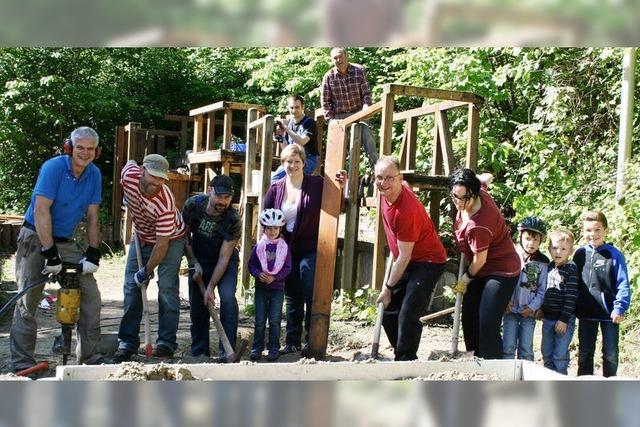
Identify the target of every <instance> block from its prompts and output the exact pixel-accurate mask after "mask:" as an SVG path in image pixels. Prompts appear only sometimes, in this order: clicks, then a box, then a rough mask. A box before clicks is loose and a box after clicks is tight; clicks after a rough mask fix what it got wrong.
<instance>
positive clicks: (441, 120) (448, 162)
mask: <svg viewBox="0 0 640 427" xmlns="http://www.w3.org/2000/svg"><path fill="white" fill-rule="evenodd" d="M435 118H436V120H437V121H438V134H439V136H440V148H442V157H443V160H444V173H445V174H447V175H450V174H451V172H453V170H454V169H455V167H456V164H455V160H454V158H453V145H452V144H451V132H450V131H449V119H448V117H447V112H446V111H440V110H438V111H437V112H436V113H435Z"/></svg>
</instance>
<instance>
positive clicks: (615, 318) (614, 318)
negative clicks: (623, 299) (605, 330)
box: [611, 313, 624, 324]
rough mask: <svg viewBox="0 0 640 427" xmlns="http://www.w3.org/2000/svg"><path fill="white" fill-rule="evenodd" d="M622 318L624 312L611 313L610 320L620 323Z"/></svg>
mask: <svg viewBox="0 0 640 427" xmlns="http://www.w3.org/2000/svg"><path fill="white" fill-rule="evenodd" d="M623 320H624V314H616V313H611V321H612V322H613V323H616V324H619V323H622V321H623Z"/></svg>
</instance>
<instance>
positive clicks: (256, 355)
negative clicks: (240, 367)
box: [249, 350, 262, 362]
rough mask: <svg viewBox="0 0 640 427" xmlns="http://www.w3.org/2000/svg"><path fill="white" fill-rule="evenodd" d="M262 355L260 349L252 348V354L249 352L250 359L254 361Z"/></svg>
mask: <svg viewBox="0 0 640 427" xmlns="http://www.w3.org/2000/svg"><path fill="white" fill-rule="evenodd" d="M261 357H262V352H261V351H258V350H251V354H249V359H251V360H253V361H254V362H255V361H256V360H260V358H261Z"/></svg>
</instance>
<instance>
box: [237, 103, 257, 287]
mask: <svg viewBox="0 0 640 427" xmlns="http://www.w3.org/2000/svg"><path fill="white" fill-rule="evenodd" d="M257 116H258V110H257V109H255V108H250V109H249V111H248V113H247V137H246V142H247V151H246V153H245V164H244V176H245V179H244V187H243V188H242V192H243V193H242V194H243V197H241V198H240V200H243V203H244V205H243V209H242V242H241V245H240V248H241V253H240V265H241V266H242V267H241V269H240V283H242V288H243V289H249V277H250V276H249V257H250V256H251V246H252V243H253V239H252V238H251V236H252V232H253V208H254V203H253V201H251V200H249V198H248V195H249V194H251V193H252V192H253V189H252V177H253V170H254V169H255V165H256V140H255V130H254V129H249V126H248V124H249V123H251V122H252V121H254V120H256V119H257Z"/></svg>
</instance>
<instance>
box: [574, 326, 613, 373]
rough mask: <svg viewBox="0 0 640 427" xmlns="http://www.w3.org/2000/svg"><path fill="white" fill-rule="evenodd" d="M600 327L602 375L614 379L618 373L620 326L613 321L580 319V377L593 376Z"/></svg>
mask: <svg viewBox="0 0 640 427" xmlns="http://www.w3.org/2000/svg"><path fill="white" fill-rule="evenodd" d="M598 325H600V330H601V331H602V375H604V376H605V377H613V376H615V375H616V374H617V372H618V340H619V335H620V325H617V324H615V323H613V322H611V321H603V320H588V319H580V324H579V325H578V341H579V345H578V348H579V350H578V375H593V358H594V356H595V353H596V339H597V338H598Z"/></svg>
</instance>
